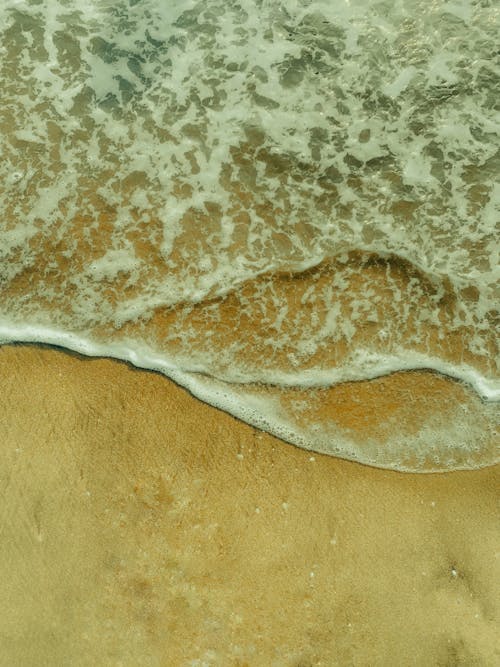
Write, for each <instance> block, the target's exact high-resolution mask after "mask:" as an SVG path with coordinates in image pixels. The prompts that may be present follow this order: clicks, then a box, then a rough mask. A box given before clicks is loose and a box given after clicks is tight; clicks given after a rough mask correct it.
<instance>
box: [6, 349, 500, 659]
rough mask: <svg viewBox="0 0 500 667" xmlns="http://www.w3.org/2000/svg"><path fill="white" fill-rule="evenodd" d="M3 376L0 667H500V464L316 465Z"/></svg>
mask: <svg viewBox="0 0 500 667" xmlns="http://www.w3.org/2000/svg"><path fill="white" fill-rule="evenodd" d="M0 377H1V383H2V393H1V401H0V460H1V462H2V465H1V467H0V493H1V499H2V500H1V504H0V512H1V521H0V531H1V535H2V538H1V540H0V580H1V581H2V586H1V588H2V594H1V607H0V610H1V611H0V665H2V666H3V665H9V666H10V665H12V666H16V667H17V666H20V667H27V666H37V667H39V666H40V665H51V666H55V667H57V666H59V665H61V666H63V665H72V666H78V667H79V666H83V665H85V666H86V665H89V666H90V665H92V666H95V665H113V666H117V667H118V666H122V667H125V666H126V667H129V666H130V667H132V666H133V667H137V666H142V665H144V666H148V667H149V666H150V665H151V666H155V667H156V666H161V667H177V666H179V667H180V666H186V667H187V666H193V667H194V666H196V667H201V666H204V665H207V666H209V665H210V666H212V665H216V666H219V665H220V666H223V667H224V666H226V665H228V666H234V667H236V666H238V667H243V666H248V667H253V666H256V667H260V666H262V667H269V666H276V667H281V666H293V667H313V666H318V667H319V666H323V667H333V666H337V665H338V666H340V667H345V666H350V665H354V666H355V667H358V666H363V667H365V666H366V667H376V666H379V665H380V666H381V667H387V666H389V667H390V666H392V665H394V666H406V665H416V666H420V665H422V666H425V667H428V666H434V665H436V666H443V667H444V666H449V667H451V666H454V667H456V666H463V667H470V666H472V665H481V666H491V667H494V666H496V665H498V664H500V642H499V639H498V637H499V636H500V632H499V629H500V625H499V620H500V600H499V597H498V594H497V593H496V590H495V582H498V581H499V580H500V532H499V530H498V528H499V513H498V488H499V477H500V466H497V467H492V468H486V469H483V470H477V471H474V472H456V473H448V474H427V475H410V474H402V473H395V472H389V471H384V470H377V469H375V468H369V467H366V466H362V465H359V464H355V463H350V462H347V461H342V460H338V459H334V458H331V457H326V456H321V455H312V454H311V453H310V452H307V451H303V450H300V449H298V448H296V447H293V446H291V445H288V444H285V443H283V442H281V441H279V440H277V439H276V438H273V437H271V436H269V435H266V434H263V433H261V432H259V431H257V430H256V429H254V428H252V427H250V426H248V425H246V424H243V423H241V422H239V421H237V420H236V419H234V418H232V417H230V416H229V415H226V414H224V413H221V412H220V411H217V410H215V409H214V408H211V407H210V406H207V405H204V404H203V403H201V402H199V401H198V400H196V399H194V398H193V397H191V396H190V395H189V394H188V393H187V392H186V391H184V390H182V389H180V388H179V387H177V386H176V385H174V384H173V383H172V382H170V381H168V380H167V379H166V378H164V377H162V376H160V375H158V374H154V373H149V372H145V371H140V370H136V369H133V368H131V367H130V366H128V365H126V364H123V363H119V362H116V361H111V360H105V359H83V358H79V357H78V356H77V355H73V354H69V353H65V352H62V351H56V350H50V349H44V348H39V347H35V346H28V347H23V346H5V347H2V348H0ZM419 391H420V392H424V391H425V382H424V383H421V384H420V386H419ZM376 405H377V404H376V402H372V404H370V408H369V410H370V412H369V414H368V415H365V417H366V419H368V421H369V420H372V421H373V423H374V424H375V423H376V422H377V420H378V419H379V416H380V415H377V414H376V411H377V408H376ZM345 409H346V410H348V407H346V408H345ZM401 428H404V424H401Z"/></svg>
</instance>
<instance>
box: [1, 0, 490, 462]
mask: <svg viewBox="0 0 500 667" xmlns="http://www.w3.org/2000/svg"><path fill="white" fill-rule="evenodd" d="M499 19H500V10H499V9H498V7H496V6H495V3H492V2H491V3H490V2H474V1H471V2H467V1H465V0H464V1H457V2H453V3H452V2H449V3H433V2H429V1H425V2H417V3H415V2H406V1H403V2H378V3H372V2H367V0H364V1H363V2H361V1H358V2H350V3H347V2H346V3H343V2H338V3H337V2H336V3H332V2H329V1H326V0H325V1H323V2H321V1H318V2H286V3H279V2H259V1H257V0H253V1H250V0H246V1H243V2H233V1H227V0H226V1H224V2H219V1H218V0H209V2H206V1H205V2H193V1H188V0H186V1H177V2H169V3H164V2H161V0H144V1H134V0H128V1H125V0H122V1H119V2H115V1H113V2H108V1H107V0H90V1H87V2H85V3H84V2H82V0H58V1H54V0H50V2H49V0H42V1H40V0H27V1H23V0H6V2H4V3H2V7H1V8H0V26H1V28H0V30H1V37H0V47H1V61H0V67H1V74H0V76H1V81H0V84H1V88H0V89H1V91H2V92H1V95H2V105H1V107H0V128H1V137H0V141H1V152H2V157H3V159H2V162H1V165H0V173H1V183H2V187H1V189H0V210H1V212H2V216H1V218H0V228H1V236H0V259H1V265H0V281H1V283H0V284H1V290H2V292H1V299H0V338H1V340H3V341H4V342H6V341H13V340H23V341H38V342H48V343H53V344H58V345H63V346H66V347H68V348H70V349H74V350H78V351H80V352H84V353H85V354H89V355H98V354H102V355H109V356H115V357H118V358H122V359H127V360H129V361H132V362H133V363H135V364H137V365H139V366H144V367H147V368H154V369H157V370H160V371H162V372H164V373H165V374H167V375H168V376H170V377H171V378H173V379H174V380H176V381H177V382H180V383H181V384H183V385H184V386H186V387H188V388H189V389H190V390H191V391H192V392H193V393H194V394H196V395H197V396H199V397H200V398H202V399H203V400H206V401H207V402H209V403H212V404H215V405H217V406H219V407H222V408H223V409H225V410H228V411H229V412H232V413H233V414H235V415H237V416H239V417H241V418H243V419H245V420H246V421H249V422H250V423H253V424H255V425H258V426H260V427H262V428H265V429H267V430H269V431H271V432H274V433H276V434H278V435H280V436H281V437H283V438H285V439H287V440H290V441H291V442H294V443H296V444H299V445H301V446H304V447H308V448H311V449H315V450H317V451H324V452H328V453H331V454H335V455H339V456H343V457H346V458H351V459H354V460H359V461H362V462H365V463H371V464H373V465H380V466H383V467H391V468H397V469H406V470H423V469H426V470H429V469H443V468H445V469H446V468H457V467H477V466H481V465H486V464H489V463H492V462H493V461H494V460H496V459H497V458H498V450H497V449H496V448H495V447H494V446H492V444H491V443H492V442H493V441H494V438H495V433H496V432H495V423H496V416H497V414H498V411H497V402H496V401H497V400H498V398H499V397H500V382H499V373H498V368H499V354H498V308H497V306H496V304H498V299H499V290H498V284H499V283H498V278H499V273H500V271H499V266H500V264H499V261H498V260H499V257H498V255H499V244H498V220H499V217H500V215H499V214H500V186H499V184H498V182H497V179H496V177H497V174H498V170H499V167H500V158H499V151H498V149H499V135H500V124H499V122H498V117H499V109H498V86H499V77H500V69H499V65H498V45H497V35H498V30H499V28H500V21H499ZM411 369H431V370H433V371H437V372H439V373H441V374H446V375H448V376H450V377H452V378H455V379H457V380H460V381H462V382H464V383H466V386H467V387H469V389H467V388H465V386H462V385H459V386H457V388H456V390H455V389H454V390H453V392H455V393H453V392H452V394H453V398H452V399H449V398H448V399H447V400H448V402H447V403H446V405H445V404H443V405H440V404H439V396H440V393H439V390H438V389H436V391H434V388H435V387H438V385H439V380H438V379H435V378H434V379H433V380H432V381H431V384H430V385H429V387H431V389H429V397H428V404H427V405H426V404H425V402H424V403H422V405H420V407H419V410H418V415H419V421H418V423H417V424H411V421H412V420H411V416H410V412H411V411H410V412H408V411H406V412H405V409H406V408H405V407H404V405H403V407H402V408H401V409H400V410H399V412H397V411H396V413H395V414H394V415H393V419H392V421H391V419H389V418H388V417H387V414H386V413H384V415H383V416H382V417H381V421H382V422H383V428H382V429H381V430H380V433H378V432H377V433H370V434H367V433H364V432H363V430H362V429H359V428H357V427H355V426H354V425H353V424H350V425H349V424H346V423H343V422H342V420H341V419H339V418H337V417H338V415H337V416H336V415H335V414H333V413H332V410H333V412H335V410H334V407H335V406H336V405H338V404H339V401H340V404H342V405H343V404H349V406H351V407H350V408H349V409H350V410H351V412H352V409H351V408H352V405H360V404H361V405H363V402H364V401H368V400H371V399H370V398H369V395H371V394H370V392H372V393H373V395H375V394H376V393H377V391H378V392H379V396H380V395H383V394H384V392H385V391H386V389H385V385H379V384H376V382H378V381H374V382H375V384H373V385H371V388H370V389H368V390H365V389H364V390H363V391H362V392H361V393H359V392H358V389H357V386H358V385H357V383H358V384H360V383H359V382H358V381H361V380H368V379H371V378H377V377H380V376H383V375H385V374H387V373H391V372H395V371H403V370H411ZM412 377H413V376H412ZM398 382H399V380H398V379H396V380H395V383H396V386H399V385H398ZM412 382H413V379H409V380H408V378H407V379H406V380H405V381H404V382H403V384H404V387H403V385H401V390H400V394H399V399H398V400H399V401H400V403H401V396H402V397H403V399H404V400H403V403H405V404H406V405H407V406H408V405H412V403H415V404H419V400H420V398H419V395H418V392H413V391H412V384H411V383H412ZM436 382H437V383H438V384H437V385H436V384H435V383H436ZM339 383H340V384H339ZM405 383H406V384H405ZM361 384H363V383H361ZM365 384H366V383H365ZM450 400H451V403H450ZM332 406H333V407H332ZM436 408H437V412H438V413H439V414H436ZM356 414H357V413H356ZM424 415H425V418H424ZM356 419H357V424H358V425H359V423H360V422H362V411H361V413H360V415H359V416H358V417H357V418H356ZM341 422H342V423H341Z"/></svg>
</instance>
